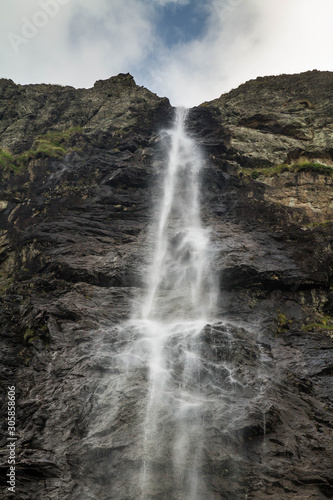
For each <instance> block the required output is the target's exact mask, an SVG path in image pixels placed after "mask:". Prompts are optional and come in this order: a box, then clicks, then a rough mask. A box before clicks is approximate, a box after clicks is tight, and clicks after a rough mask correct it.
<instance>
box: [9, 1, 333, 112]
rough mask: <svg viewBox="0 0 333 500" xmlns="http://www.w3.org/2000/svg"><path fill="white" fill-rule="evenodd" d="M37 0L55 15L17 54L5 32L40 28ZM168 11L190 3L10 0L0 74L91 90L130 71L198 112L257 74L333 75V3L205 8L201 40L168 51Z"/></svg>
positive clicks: (211, 3)
mask: <svg viewBox="0 0 333 500" xmlns="http://www.w3.org/2000/svg"><path fill="white" fill-rule="evenodd" d="M41 2H44V6H45V2H47V4H48V5H49V8H50V6H51V7H52V5H53V7H54V5H55V7H54V15H51V14H50V15H48V18H47V19H46V21H47V22H46V24H45V26H41V27H39V28H38V29H37V32H36V34H35V35H34V36H31V37H30V38H25V40H24V41H23V42H22V43H19V39H18V40H16V47H15V39H14V41H13V39H11V40H10V39H9V38H8V34H10V33H12V34H16V35H18V36H22V30H24V28H25V29H26V30H27V29H28V28H29V27H27V25H26V23H27V21H26V20H28V22H32V23H35V24H36V22H37V24H38V22H39V23H40V24H43V16H39V18H38V15H37V13H38V12H41V11H42V12H45V8H44V10H43V9H42V7H41ZM202 2H203V0H202ZM168 3H173V4H175V5H176V4H179V5H187V4H189V3H190V0H94V1H91V0H11V2H7V3H6V6H5V7H3V8H2V16H1V19H0V30H1V32H2V33H3V35H2V39H1V45H0V47H1V48H0V67H1V70H2V75H1V76H3V77H7V78H12V79H13V80H14V81H16V82H18V83H35V82H50V83H62V84H69V85H74V86H76V87H89V86H92V85H93V83H94V82H95V81H96V80H98V79H101V78H108V77H110V76H112V75H116V74H118V73H119V72H127V71H129V72H131V73H132V74H133V75H134V77H135V78H136V80H137V81H138V83H139V84H140V85H145V86H147V87H148V88H150V89H151V90H152V91H154V92H156V93H158V94H159V95H162V96H164V95H167V96H168V97H169V98H170V99H171V101H172V103H173V104H182V105H187V106H192V105H196V104H199V103H200V102H202V101H204V100H209V99H213V98H215V97H217V96H219V95H220V94H221V93H222V92H225V91H228V90H229V89H230V88H232V87H236V86H237V85H239V84H240V83H242V82H244V81H246V80H248V79H250V78H255V77H257V76H263V75H268V74H280V73H297V72H300V71H306V70H309V69H322V70H333V67H332V66H333V64H332V56H331V51H332V47H333V32H332V30H331V26H330V24H331V20H332V18H333V2H332V0H279V2H277V1H276V0H207V8H208V11H209V12H210V15H209V17H208V20H207V24H206V31H205V32H204V34H203V35H201V38H198V39H196V40H192V41H190V42H187V43H178V44H175V45H174V46H172V48H170V47H166V46H165V44H164V42H163V40H161V39H160V38H159V33H157V32H156V16H157V15H158V14H157V10H156V6H159V8H160V7H163V6H165V5H166V4H168ZM203 3H204V2H203ZM51 10H52V9H51ZM56 11H57V12H56ZM158 12H159V13H160V12H161V9H159V10H158ZM38 19H39V21H38ZM44 20H45V16H44ZM14 48H16V49H17V50H16V52H15V51H14Z"/></svg>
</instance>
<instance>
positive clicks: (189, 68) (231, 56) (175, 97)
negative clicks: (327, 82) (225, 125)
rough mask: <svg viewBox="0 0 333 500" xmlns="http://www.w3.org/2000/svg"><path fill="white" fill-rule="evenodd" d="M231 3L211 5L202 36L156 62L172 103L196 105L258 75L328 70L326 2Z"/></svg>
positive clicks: (332, 9)
mask: <svg viewBox="0 0 333 500" xmlns="http://www.w3.org/2000/svg"><path fill="white" fill-rule="evenodd" d="M232 1H233V2H234V3H233V4H231V3H230V2H229V4H221V2H220V1H214V2H212V3H211V19H210V21H209V30H208V32H207V34H206V36H205V37H204V38H203V39H202V40H200V41H194V42H191V43H188V44H184V45H182V46H181V47H177V52H176V53H169V54H168V55H167V56H166V57H165V60H164V61H162V62H161V65H160V67H159V71H160V72H161V74H163V75H164V78H163V89H162V93H163V94H167V95H168V96H169V97H170V98H171V100H172V101H173V102H174V103H175V104H182V103H183V104H185V105H187V106H193V105H195V104H199V103H200V102H202V101H203V100H209V99H213V98H214V97H217V96H219V95H220V94H221V93H222V92H225V91H228V90H230V89H231V88H233V87H236V86H238V85H239V84H240V83H242V82H245V81H246V80H249V79H251V78H256V77H257V76H264V75H270V74H281V73H298V72H301V71H307V70H309V69H321V70H333V61H332V55H331V54H332V47H333V32H332V30H331V27H330V24H331V20H332V18H333V2H331V0H280V1H279V2H276V1H275V0H265V1H263V0H243V1H239V0H232ZM159 85H160V84H159V82H156V84H154V82H152V86H153V88H154V90H155V91H156V90H157V89H158V88H159Z"/></svg>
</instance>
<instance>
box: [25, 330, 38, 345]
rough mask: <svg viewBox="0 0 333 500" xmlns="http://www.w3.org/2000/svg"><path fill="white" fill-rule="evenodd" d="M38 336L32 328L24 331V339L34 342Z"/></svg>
mask: <svg viewBox="0 0 333 500" xmlns="http://www.w3.org/2000/svg"><path fill="white" fill-rule="evenodd" d="M36 338H37V337H36V336H35V334H34V331H33V330H32V329H31V328H27V329H26V331H25V332H24V336H23V340H24V341H25V342H32V341H33V340H35V339H36Z"/></svg>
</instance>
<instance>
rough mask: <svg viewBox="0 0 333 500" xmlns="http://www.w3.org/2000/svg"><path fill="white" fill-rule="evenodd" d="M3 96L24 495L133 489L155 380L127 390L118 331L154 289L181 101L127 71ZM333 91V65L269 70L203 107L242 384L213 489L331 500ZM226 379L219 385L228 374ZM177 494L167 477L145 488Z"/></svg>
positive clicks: (2, 258)
mask: <svg viewBox="0 0 333 500" xmlns="http://www.w3.org/2000/svg"><path fill="white" fill-rule="evenodd" d="M0 87H1V92H0V116H1V121H0V147H1V148H2V149H1V150H0V155H1V156H0V162H1V190H0V209H1V211H0V228H1V229H0V230H1V233H0V234H1V236H0V237H1V240H0V241H1V246H0V266H1V269H0V273H1V274H0V289H1V305H0V316H1V324H2V329H1V343H2V354H1V360H2V379H3V382H2V387H1V389H2V397H3V400H4V402H5V403H6V397H7V387H8V386H12V385H15V386H16V410H17V437H18V440H17V442H16V452H17V464H16V479H17V483H16V489H17V493H16V495H17V497H18V498H20V499H22V500H25V499H29V500H32V499H35V498H38V499H41V500H49V499H51V498H52V499H59V500H64V499H83V498H84V499H88V498H91V499H93V498H100V499H111V498H112V499H117V500H118V499H119V500H122V499H124V500H125V499H135V498H137V497H138V490H136V489H135V484H134V483H135V481H133V480H130V479H129V478H130V477H132V478H136V477H137V474H138V470H139V465H138V457H137V448H136V446H137V443H136V441H137V425H138V423H137V418H136V415H137V412H138V408H139V407H140V400H141V399H142V394H143V391H144V386H145V376H144V374H142V373H139V374H138V376H137V377H136V378H135V380H134V379H133V380H132V382H131V384H130V385H128V386H127V387H123V388H122V389H121V390H119V387H118V385H117V384H119V377H120V374H119V368H118V367H117V362H116V356H117V352H119V350H120V349H121V348H122V345H123V344H124V343H125V342H128V341H129V340H130V339H127V338H126V339H125V338H124V335H123V330H122V328H121V326H119V325H121V324H122V322H123V321H125V320H126V319H128V318H129V316H130V314H131V307H132V299H133V297H134V296H138V295H140V291H141V290H142V287H143V286H144V281H145V269H146V266H147V265H148V264H149V248H150V221H151V217H152V207H153V206H154V201H156V199H157V198H158V196H159V181H160V179H161V175H162V174H163V168H164V167H163V161H162V156H163V155H162V153H163V151H162V150H161V148H160V147H159V143H160V131H161V129H163V128H165V127H168V126H170V123H171V122H172V119H173V109H172V107H171V105H170V103H169V101H168V100H167V99H161V98H159V97H157V96H156V95H155V94H152V93H151V92H149V91H148V90H147V89H145V88H143V87H138V86H137V85H136V84H135V82H134V80H133V78H132V77H131V76H130V75H119V76H117V77H114V78H111V79H109V80H107V81H99V82H96V84H95V86H94V87H93V88H92V89H78V90H76V89H73V88H71V87H59V86H53V85H27V86H20V85H15V84H14V83H13V82H12V81H10V80H0ZM332 88H333V73H328V72H317V71H313V72H308V73H303V74H300V75H282V76H278V77H267V78H258V79H257V80H253V81H250V82H247V83H246V84H244V85H241V86H240V87H239V88H238V89H236V90H233V91H231V92H230V93H229V94H225V95H222V96H221V97H220V98H219V99H216V100H214V101H212V102H208V103H204V104H202V105H201V106H199V107H197V108H194V109H192V110H190V112H189V116H188V121H187V126H188V130H189V131H190V133H191V134H192V135H193V136H194V137H195V138H196V139H197V141H198V142H199V143H200V144H201V147H202V149H203V152H204V155H205V167H204V172H203V188H202V217H203V220H204V222H205V224H207V225H208V226H209V227H210V228H211V239H212V243H213V247H212V255H213V256H214V259H213V261H214V269H215V274H216V276H217V277H218V281H219V286H220V301H219V317H220V318H222V319H223V321H222V323H217V324H215V325H210V326H207V327H206V329H205V331H204V332H203V337H202V342H203V346H204V348H203V352H204V353H205V356H206V360H207V364H208V365H209V364H211V366H214V367H217V366H219V363H220V364H221V363H222V364H223V363H226V362H228V363H232V364H233V367H234V368H233V369H234V372H235V373H237V377H238V381H239V384H236V385H235V386H233V387H230V388H229V392H227V393H226V394H224V395H223V397H222V400H223V403H224V405H222V406H223V408H217V409H216V415H215V416H214V417H212V419H210V420H209V421H207V422H203V425H204V426H205V428H206V433H207V440H206V447H205V459H204V464H203V477H204V480H205V484H208V485H209V489H210V491H211V492H212V495H213V496H212V498H221V499H226V500H233V499H243V498H244V499H245V498H247V499H249V500H250V499H258V500H259V499H260V500H261V499H266V498H267V499H268V498H270V499H276V500H280V499H281V498H283V499H287V500H288V499H300V500H306V499H316V500H317V499H325V498H332V497H333V478H332V471H331V464H332V458H333V456H332V385H331V383H332V370H333V359H332V350H331V349H332V346H333V340H332V332H333V291H332V273H333V259H332V239H333V230H332V229H333V189H332V183H333V167H332V161H333V104H332V98H331V96H332ZM231 331H232V332H233V339H234V340H233V342H232V344H231V343H230V342H229V341H228V338H229V337H230V335H229V334H230V332H231ZM214 376H215V382H218V383H220V384H221V386H222V385H223V383H224V382H225V375H224V374H223V370H222V369H221V370H217V371H216V373H215V375H214ZM115 394H117V396H115ZM6 408H7V407H6V404H4V405H2V411H6ZM226 408H227V409H226ZM5 416H6V415H4V417H3V418H2V422H3V438H2V442H1V446H2V448H1V481H2V482H1V486H0V488H1V490H0V491H1V492H2V495H3V497H4V498H7V497H8V498H11V493H10V492H8V490H7V485H6V473H7V471H8V464H7V460H8V450H7V449H6V443H7V422H6V420H5ZM165 492H167V493H165ZM165 494H167V498H170V499H171V498H174V497H173V493H172V485H168V484H167V477H166V479H165V483H164V484H163V483H161V485H160V490H157V491H154V492H152V493H151V498H156V499H159V498H164V496H163V495H165ZM13 498H14V495H13Z"/></svg>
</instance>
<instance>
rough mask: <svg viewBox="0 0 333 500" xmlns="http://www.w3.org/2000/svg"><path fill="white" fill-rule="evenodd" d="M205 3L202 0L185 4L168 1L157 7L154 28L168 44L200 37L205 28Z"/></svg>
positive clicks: (171, 44)
mask: <svg viewBox="0 0 333 500" xmlns="http://www.w3.org/2000/svg"><path fill="white" fill-rule="evenodd" d="M207 18H208V9H207V3H206V1H203V0H197V1H193V0H190V2H189V3H188V4H186V5H179V4H177V3H168V4H167V5H165V6H160V7H158V8H157V20H156V30H157V32H158V34H159V36H160V38H161V39H162V40H163V42H164V43H165V44H166V45H167V46H168V47H172V46H173V45H176V44H178V43H187V42H191V41H192V40H196V39H200V38H201V37H202V36H203V35H204V33H205V30H206V21H207Z"/></svg>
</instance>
